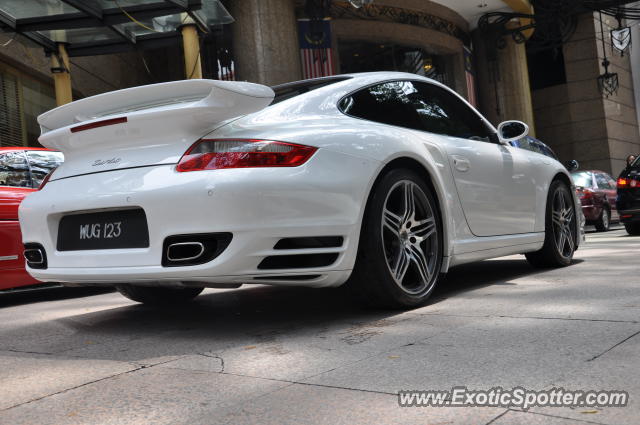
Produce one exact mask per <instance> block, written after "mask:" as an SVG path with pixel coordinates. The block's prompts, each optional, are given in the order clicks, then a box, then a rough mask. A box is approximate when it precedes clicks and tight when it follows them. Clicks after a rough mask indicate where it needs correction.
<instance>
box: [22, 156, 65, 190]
mask: <svg viewBox="0 0 640 425" xmlns="http://www.w3.org/2000/svg"><path fill="white" fill-rule="evenodd" d="M27 158H28V159H29V165H30V166H31V175H32V176H33V187H39V186H40V183H42V180H43V179H44V178H45V177H46V175H47V174H49V172H51V170H53V169H54V168H56V167H57V166H59V165H60V164H62V162H63V161H64V156H63V155H62V153H60V152H48V151H28V152H27Z"/></svg>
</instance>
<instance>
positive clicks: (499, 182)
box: [20, 72, 584, 307]
mask: <svg viewBox="0 0 640 425" xmlns="http://www.w3.org/2000/svg"><path fill="white" fill-rule="evenodd" d="M39 123H40V125H41V128H42V136H41V137H40V143H42V144H43V145H44V146H46V147H49V148H52V149H56V150H59V151H62V152H63V153H64V155H65V159H66V161H65V163H64V164H63V165H61V166H60V167H59V168H58V169H56V170H55V171H54V172H53V173H52V174H51V175H50V176H49V178H48V180H47V182H45V185H43V187H42V190H40V191H38V192H35V193H33V194H31V195H29V196H28V197H27V198H26V199H25V201H24V202H23V203H22V205H21V207H20V221H21V226H22V232H23V241H24V245H25V257H26V258H27V262H28V264H27V270H28V271H29V273H31V274H32V275H33V276H34V277H35V278H37V279H40V280H43V281H56V282H63V283H65V284H66V285H69V286H74V285H75V286H77V285H90V286H98V285H109V286H115V287H117V288H118V289H119V290H120V292H121V293H122V294H123V295H125V296H127V297H129V298H131V299H133V300H136V301H140V302H148V303H167V302H169V303H172V302H176V301H180V300H187V299H191V298H193V297H195V296H196V295H198V294H199V293H200V292H201V291H202V289H203V288H205V287H237V286H239V285H241V284H272V285H304V286H311V287H331V286H339V285H342V284H344V283H348V284H349V285H351V286H353V288H354V290H355V291H357V292H358V293H360V294H361V295H362V296H363V297H364V298H365V299H367V300H368V301H370V302H372V303H375V304H378V305H384V306H389V307H412V306H416V305H420V304H421V303H423V302H424V301H425V300H426V299H427V298H428V297H429V295H430V294H431V292H432V291H433V289H434V287H435V285H436V284H437V282H438V281H439V279H440V278H441V276H442V275H443V274H444V273H446V272H447V270H449V268H450V267H452V266H455V265H458V264H463V263H468V262H472V261H478V260H483V259H488V258H493V257H499V256H505V255H510V254H525V255H526V257H527V259H528V260H529V262H530V263H532V264H533V265H535V266H541V267H562V266H567V265H569V264H570V263H571V260H572V257H573V255H574V252H575V250H576V249H577V247H578V245H579V243H580V242H581V240H582V239H583V235H584V232H583V220H582V216H581V215H580V214H579V211H580V208H579V207H578V206H579V205H580V204H579V201H578V200H577V198H576V196H575V191H574V190H573V187H572V183H571V178H570V175H569V173H568V172H567V170H566V169H565V168H564V167H563V165H561V164H560V163H559V162H557V161H556V160H555V159H553V158H550V157H549V156H545V155H542V154H540V153H537V152H532V151H528V150H525V149H521V148H518V147H513V146H511V145H510V142H512V141H514V140H519V139H521V138H522V137H524V136H526V134H527V132H528V128H527V127H526V125H525V124H524V123H521V122H517V121H508V122H506V123H503V124H502V125H500V126H499V128H498V129H497V130H496V129H495V128H494V127H493V126H492V125H491V124H490V123H489V122H488V121H487V120H486V119H484V118H483V117H482V116H481V115H480V114H479V113H478V112H477V111H476V110H475V109H473V108H472V107H471V106H470V105H469V104H468V103H467V102H466V101H465V100H463V99H462V98H461V97H460V96H458V95H457V94H456V93H454V92H453V91H451V90H450V89H448V88H446V87H445V86H443V85H442V84H440V83H437V82H435V81H433V80H430V79H427V78H423V77H420V76H417V75H414V74H404V73H395V72H377V73H364V74H353V75H341V76H336V77H327V78H322V79H315V80H308V81H301V82H294V83H290V84H284V85H281V86H277V87H274V88H273V89H272V88H269V87H266V86H262V85H257V84H251V83H245V82H226V81H214V80H188V81H178V82H169V83H162V84H154V85H149V86H143V87H137V88H132V89H126V90H120V91H116V92H111V93H107V94H102V95H98V96H94V97H90V98H86V99H82V100H79V101H76V102H73V103H71V104H68V105H65V106H61V107H58V108H56V109H54V110H52V111H49V112H47V113H45V114H43V115H41V116H40V117H39Z"/></svg>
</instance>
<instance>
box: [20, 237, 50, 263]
mask: <svg viewBox="0 0 640 425" xmlns="http://www.w3.org/2000/svg"><path fill="white" fill-rule="evenodd" d="M22 255H24V258H25V260H27V265H28V266H29V267H31V268H32V269H46V268H47V254H46V253H45V251H44V248H43V247H42V245H40V244H31V243H30V244H25V246H24V251H23V253H22Z"/></svg>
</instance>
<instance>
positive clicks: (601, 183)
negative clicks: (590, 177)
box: [596, 173, 614, 189]
mask: <svg viewBox="0 0 640 425" xmlns="http://www.w3.org/2000/svg"><path fill="white" fill-rule="evenodd" d="M596 182H597V183H598V188H599V189H613V188H614V187H612V186H611V178H609V177H608V176H607V175H606V174H602V173H597V174H596Z"/></svg>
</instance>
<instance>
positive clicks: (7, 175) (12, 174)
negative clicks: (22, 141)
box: [0, 151, 32, 188]
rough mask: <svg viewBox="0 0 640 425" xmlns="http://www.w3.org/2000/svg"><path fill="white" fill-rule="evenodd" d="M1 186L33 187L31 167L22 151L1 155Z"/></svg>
mask: <svg viewBox="0 0 640 425" xmlns="http://www.w3.org/2000/svg"><path fill="white" fill-rule="evenodd" d="M0 186H11V187H28V188H31V187H32V186H31V176H30V175H29V165H28V164H27V160H26V158H25V156H24V153H23V152H22V151H15V152H7V153H4V154H0Z"/></svg>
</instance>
